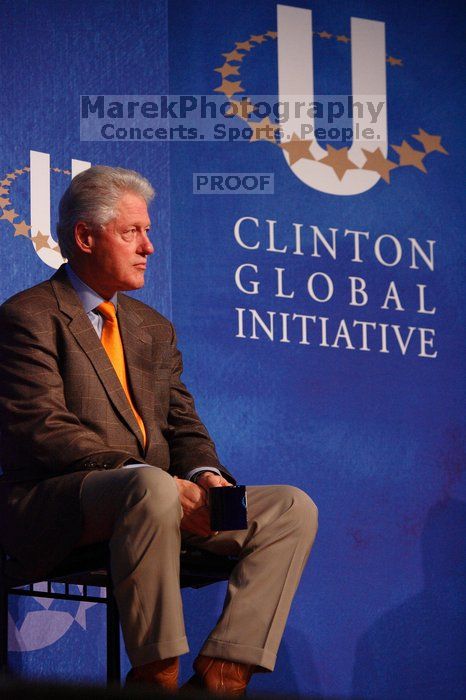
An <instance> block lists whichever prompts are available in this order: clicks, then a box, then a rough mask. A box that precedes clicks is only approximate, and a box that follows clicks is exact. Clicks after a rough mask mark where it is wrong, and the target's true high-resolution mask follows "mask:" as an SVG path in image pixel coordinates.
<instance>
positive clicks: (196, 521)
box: [175, 473, 220, 537]
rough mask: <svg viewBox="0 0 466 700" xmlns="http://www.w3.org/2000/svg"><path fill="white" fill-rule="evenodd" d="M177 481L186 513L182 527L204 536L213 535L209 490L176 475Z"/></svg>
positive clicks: (182, 505)
mask: <svg viewBox="0 0 466 700" xmlns="http://www.w3.org/2000/svg"><path fill="white" fill-rule="evenodd" d="M202 476H204V474H203V475H202ZM210 476H215V474H212V473H211V474H210ZM217 478H220V477H217ZM175 481H176V485H177V486H178V494H179V497H180V503H181V507H182V508H183V513H184V515H183V518H182V520H181V529H182V530H187V531H188V532H192V533H194V534H195V535H202V536H203V537H208V536H209V535H212V534H213V533H212V530H211V529H210V510H209V506H208V502H207V492H206V491H205V490H204V488H201V487H200V486H198V484H195V483H194V482H192V481H186V480H185V479H178V478H177V477H176V476H175Z"/></svg>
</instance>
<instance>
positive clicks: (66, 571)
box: [0, 542, 236, 684]
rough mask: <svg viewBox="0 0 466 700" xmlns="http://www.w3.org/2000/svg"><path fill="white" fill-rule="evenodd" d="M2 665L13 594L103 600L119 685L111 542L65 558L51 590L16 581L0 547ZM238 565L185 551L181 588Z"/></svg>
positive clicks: (223, 576) (110, 674)
mask: <svg viewBox="0 0 466 700" xmlns="http://www.w3.org/2000/svg"><path fill="white" fill-rule="evenodd" d="M0 554H1V561H0V564H1V570H0V669H1V671H2V672H3V673H4V674H8V673H9V668H8V597H9V596H10V595H16V596H34V597H36V598H53V599H62V600H77V601H80V602H92V603H104V604H105V605H106V606H107V607H106V613H107V614H106V618H107V684H115V683H117V684H119V683H120V681H121V677H120V621H119V616H118V608H117V604H116V601H115V598H114V596H113V589H112V584H111V579H110V552H109V548H108V544H107V543H106V542H103V543H99V544H93V545H89V546H86V547H81V548H80V549H76V550H74V551H73V552H71V554H70V555H69V556H68V557H67V558H66V559H64V560H63V561H62V562H61V563H60V565H59V566H57V568H56V569H54V571H53V572H52V573H51V574H50V575H49V576H48V577H47V580H46V584H47V590H45V591H41V590H36V589H35V588H34V586H35V584H37V583H40V582H42V581H43V579H41V580H31V579H27V578H24V579H21V580H19V579H14V580H12V579H11V577H9V576H8V562H9V561H11V560H10V559H9V558H8V556H7V555H6V554H5V553H4V552H3V551H1V550H0ZM235 563H236V560H235V559H232V558H230V557H221V556H217V555H216V554H210V553H209V552H205V551H202V550H200V549H192V548H188V549H184V550H183V551H182V552H181V559H180V564H181V576H180V585H181V587H182V588H186V587H190V588H202V587H203V586H208V585H209V584H211V583H217V582H218V581H225V580H227V579H228V578H229V576H230V573H231V571H232V569H233V567H234V565H235ZM53 583H61V584H63V586H64V592H62V593H58V592H55V591H52V584H53ZM72 585H78V586H82V587H83V591H82V594H79V593H71V592H70V586H72ZM89 587H97V588H105V589H106V595H103V596H98V595H91V594H90V593H88V588H89Z"/></svg>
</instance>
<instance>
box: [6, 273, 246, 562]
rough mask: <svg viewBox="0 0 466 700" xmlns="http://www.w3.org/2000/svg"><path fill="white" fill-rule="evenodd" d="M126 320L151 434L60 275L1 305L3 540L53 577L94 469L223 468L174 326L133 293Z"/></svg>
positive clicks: (122, 319)
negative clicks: (186, 379)
mask: <svg viewBox="0 0 466 700" xmlns="http://www.w3.org/2000/svg"><path fill="white" fill-rule="evenodd" d="M118 320H119V326H120V332H121V336H122V340H123V345H124V349H125V358H126V362H127V371H128V379H129V383H130V386H131V390H132V395H133V398H134V402H135V405H136V407H137V410H138V412H139V414H140V415H141V417H142V419H143V421H144V425H145V428H146V433H147V443H146V446H145V448H144V445H143V438H142V434H141V432H140V430H139V427H138V424H137V422H136V419H135V417H134V414H133V412H132V410H131V407H130V406H129V404H128V401H127V399H126V396H125V393H124V391H123V388H122V386H121V384H120V382H119V380H118V377H117V375H116V373H115V371H114V369H113V367H112V365H111V363H110V361H109V359H108V357H107V354H106V352H105V350H104V348H103V346H102V344H101V342H100V340H99V338H98V336H97V334H96V332H95V330H94V328H93V326H92V324H91V322H90V321H89V319H88V317H87V315H86V313H85V311H84V309H83V307H82V305H81V302H80V300H79V297H78V296H77V294H76V292H75V291H74V289H73V287H72V285H71V283H70V281H69V279H68V276H67V274H66V272H65V270H64V269H63V268H61V269H60V270H58V271H57V272H56V273H55V275H54V276H53V277H52V278H51V279H50V280H48V281H46V282H42V283H41V284H39V285H37V286H35V287H32V288H31V289H27V290H25V291H23V292H20V293H19V294H17V295H15V296H14V297H12V298H11V299H9V300H8V301H6V302H5V303H4V304H3V305H2V306H1V307H0V430H1V433H0V438H1V442H0V463H1V466H2V469H3V476H2V477H0V511H1V514H0V527H1V531H0V539H1V541H2V543H3V545H4V547H5V549H6V550H7V552H8V553H9V554H11V555H12V556H14V557H15V558H17V559H18V560H19V561H20V562H21V565H22V566H23V567H24V568H27V569H28V571H30V572H31V573H32V572H36V573H37V572H39V571H40V572H42V571H43V572H44V573H45V572H46V571H48V570H49V569H50V568H52V567H53V566H54V565H55V564H56V563H58V561H59V560H60V559H61V558H62V557H63V556H65V555H66V554H67V553H68V552H69V551H70V549H71V548H72V547H73V545H74V544H75V543H76V541H77V539H78V538H79V534H80V525H81V517H80V508H79V490H80V487H81V483H82V480H83V479H84V477H85V475H86V473H87V472H88V471H90V470H94V469H116V468H119V467H121V466H123V464H124V463H125V462H126V461H127V460H135V461H143V462H147V463H148V464H152V465H154V466H156V467H159V468H161V469H164V470H166V471H169V472H170V473H171V474H173V475H177V476H179V477H180V478H183V477H184V476H185V475H186V473H187V472H188V471H189V470H190V469H192V468H194V467H198V466H206V465H209V466H215V467H217V468H219V469H220V470H221V471H222V472H223V474H224V475H225V476H226V478H228V479H230V480H231V481H233V479H232V478H231V476H230V475H229V473H228V471H227V470H226V469H225V468H224V467H223V466H221V465H220V462H219V460H218V457H217V454H216V451H215V447H214V444H213V442H212V440H211V439H210V436H209V434H208V432H207V430H206V428H205V426H204V425H203V424H202V422H201V420H200V418H199V416H198V415H197V413H196V410H195V407H194V402H193V398H192V396H191V395H190V393H189V392H188V390H187V389H186V387H185V385H184V384H183V383H182V381H181V379H180V375H181V372H182V360H181V354H180V352H179V350H178V349H177V347H176V336H175V332H174V328H173V326H172V324H171V323H170V321H168V320H167V319H166V318H164V317H163V316H161V315H160V314H159V313H157V312H156V311H154V310H153V309H151V308H150V307H149V306H147V305H145V304H143V303H142V302H140V301H137V300H135V299H133V298H131V297H129V296H127V295H125V294H119V295H118Z"/></svg>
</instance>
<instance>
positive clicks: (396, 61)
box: [387, 56, 403, 66]
mask: <svg viewBox="0 0 466 700" xmlns="http://www.w3.org/2000/svg"><path fill="white" fill-rule="evenodd" d="M387 63H389V64H390V65H391V66H403V61H402V60H401V58H393V56H389V57H388V58H387Z"/></svg>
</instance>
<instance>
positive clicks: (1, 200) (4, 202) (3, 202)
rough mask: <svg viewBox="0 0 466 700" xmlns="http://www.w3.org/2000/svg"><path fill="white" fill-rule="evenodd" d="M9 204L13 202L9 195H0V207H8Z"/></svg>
mask: <svg viewBox="0 0 466 700" xmlns="http://www.w3.org/2000/svg"><path fill="white" fill-rule="evenodd" d="M9 204H11V199H8V197H0V207H2V209H4V208H5V207H7V206H8V205H9Z"/></svg>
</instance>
